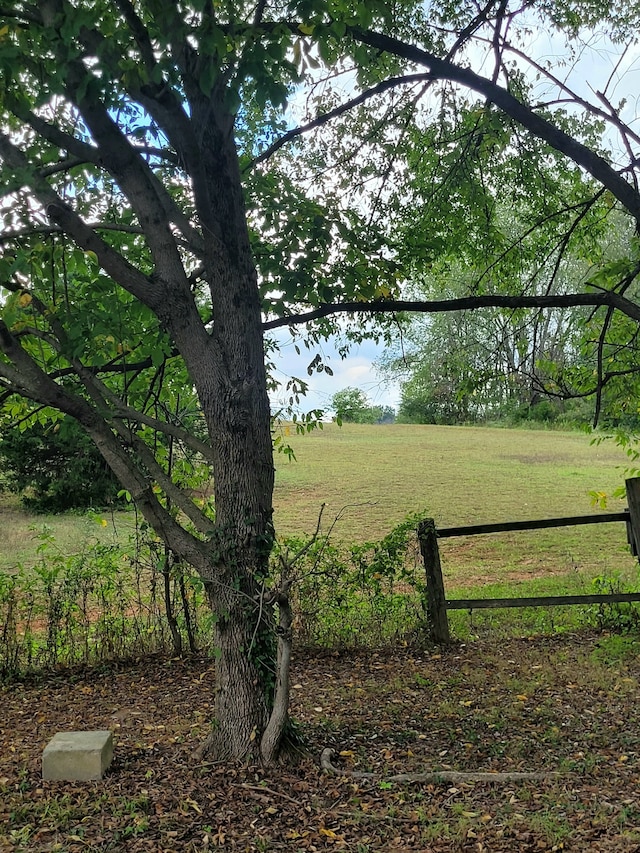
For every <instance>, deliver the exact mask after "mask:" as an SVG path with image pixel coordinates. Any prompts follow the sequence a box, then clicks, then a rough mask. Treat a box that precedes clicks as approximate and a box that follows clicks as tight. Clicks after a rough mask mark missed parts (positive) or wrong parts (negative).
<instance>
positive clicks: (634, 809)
mask: <svg viewBox="0 0 640 853" xmlns="http://www.w3.org/2000/svg"><path fill="white" fill-rule="evenodd" d="M639 649H640V646H639V645H638V643H637V642H636V641H635V640H632V639H630V638H627V637H618V636H607V635H603V634H594V633H581V634H575V635H565V636H558V637H553V638H549V637H547V638H536V639H533V640H530V639H527V640H510V641H508V642H504V641H500V643H499V644H496V643H495V642H492V641H490V640H483V641H478V642H474V643H470V644H468V645H460V644H459V645H456V646H453V647H451V648H450V649H448V650H438V649H433V648H431V649H429V648H427V649H422V648H410V647H405V648H399V649H393V650H386V651H379V652H373V651H369V652H363V653H361V654H354V653H349V654H344V655H340V654H333V655H313V654H311V653H309V654H301V653H299V654H298V657H297V659H296V660H295V662H294V667H293V682H292V683H293V685H294V687H293V690H292V694H293V696H292V712H293V716H294V718H295V720H296V722H297V726H298V730H299V733H300V735H301V736H302V738H303V740H304V743H305V752H304V753H301V755H300V758H299V761H297V762H296V763H294V764H290V765H287V766H284V767H282V768H278V769H276V770H264V769H262V768H259V767H231V768H230V767H228V766H221V765H216V764H213V763H204V764H203V763H194V761H193V760H192V758H191V754H192V751H193V749H194V747H195V746H197V744H198V743H199V742H200V741H201V739H202V738H203V737H204V736H205V734H206V732H207V725H208V720H209V715H210V709H211V704H212V694H211V678H212V672H213V662H212V661H211V660H202V659H189V660H170V661H169V660H161V659H151V660H143V661H138V662H133V663H132V664H130V665H127V666H123V665H121V666H118V667H113V668H112V669H103V670H93V671H90V672H84V673H81V672H78V673H72V674H70V673H59V674H54V675H52V676H49V677H47V678H44V679H40V680H37V679H34V680H31V681H28V682H21V683H13V684H9V685H4V686H3V687H2V688H0V701H1V703H2V704H1V714H0V850H2V851H30V853H45V851H68V853H80V852H81V851H82V853H86V851H131V853H142V851H162V853H170V851H176V853H178V851H206V850H209V849H214V848H218V849H223V850H237V851H280V850H287V851H319V850H321V851H324V850H330V849H335V850H345V851H354V853H367V851H374V850H375V851H383V850H388V851H434V853H441V851H479V852H480V853H482V851H512V852H513V851H516V853H519V851H522V853H525V851H554V850H575V851H611V853H614V851H640V701H639V700H640V659H639V658H638V654H637V652H638V650H639ZM76 729H110V730H111V731H112V732H113V734H114V740H115V758H114V762H113V764H112V767H111V769H110V770H109V772H108V774H107V775H106V776H105V778H104V779H103V780H102V781H101V782H91V783H62V782H43V781H42V779H41V756H42V750H43V748H44V746H45V745H46V743H47V742H48V740H49V739H50V738H51V737H52V736H53V735H54V734H55V732H57V731H70V730H76ZM325 747H331V748H333V749H334V750H335V753H334V764H336V765H337V766H338V767H339V770H340V774H339V775H331V774H327V773H324V772H322V770H321V769H320V766H319V756H320V753H321V751H322V750H323V749H324V748H325ZM434 770H435V771H437V770H440V771H451V770H457V771H465V772H472V771H485V772H486V771H488V772H492V773H496V774H497V773H504V772H516V771H519V772H523V771H535V772H539V773H543V774H546V776H545V777H544V778H541V779H535V780H529V781H524V782H523V781H513V780H509V779H506V780H505V779H503V778H502V777H498V776H496V778H495V781H494V780H491V781H480V782H479V781H473V780H471V779H462V780H460V781H456V782H455V783H452V782H450V781H443V780H440V779H435V780H433V779H432V780H430V781H424V780H423V781H413V782H411V781H409V782H397V781H389V780H390V777H392V776H394V775H396V774H399V773H414V774H420V773H425V772H427V771H434ZM354 771H355V772H363V771H364V772H369V773H372V774H375V776H374V778H367V779H363V778H356V777H354V776H352V775H350V774H351V773H352V772H354ZM554 774H557V775H554Z"/></svg>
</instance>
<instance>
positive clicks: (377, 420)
mask: <svg viewBox="0 0 640 853" xmlns="http://www.w3.org/2000/svg"><path fill="white" fill-rule="evenodd" d="M331 408H332V409H333V410H334V412H335V413H336V419H337V420H339V421H341V422H343V423H351V424H383V423H385V424H386V423H392V422H393V421H394V420H395V411H394V410H393V409H392V407H391V406H372V405H371V403H370V401H369V398H368V397H367V395H366V394H365V393H364V391H361V390H360V388H352V387H349V388H343V389H342V391H336V393H335V394H334V395H333V397H332V398H331Z"/></svg>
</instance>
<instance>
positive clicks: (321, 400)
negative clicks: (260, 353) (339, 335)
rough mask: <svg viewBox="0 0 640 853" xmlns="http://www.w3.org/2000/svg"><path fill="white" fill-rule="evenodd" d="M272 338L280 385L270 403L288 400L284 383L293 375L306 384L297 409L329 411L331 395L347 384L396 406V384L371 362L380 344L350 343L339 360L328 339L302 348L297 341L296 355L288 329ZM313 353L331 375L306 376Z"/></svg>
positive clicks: (334, 343) (378, 401) (376, 400)
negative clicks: (276, 349)
mask: <svg viewBox="0 0 640 853" xmlns="http://www.w3.org/2000/svg"><path fill="white" fill-rule="evenodd" d="M275 338H276V340H277V343H278V346H279V350H278V352H276V353H274V354H272V356H271V361H273V363H274V364H275V368H276V370H275V375H274V378H275V379H276V380H277V381H278V382H279V384H280V388H279V390H278V391H276V392H274V393H272V395H271V399H272V402H273V403H274V405H281V404H287V403H288V400H289V393H288V392H287V391H286V390H285V386H286V384H287V381H288V380H289V379H290V378H291V377H293V376H295V377H298V378H299V379H302V380H304V381H305V382H306V383H307V384H308V386H309V390H308V392H307V395H306V396H305V397H304V398H302V399H301V401H300V404H299V406H297V407H296V408H297V409H298V410H299V411H308V410H309V409H314V408H323V409H327V410H330V404H331V398H332V397H333V395H334V394H335V393H336V391H340V390H342V389H343V388H346V387H347V386H349V387H355V388H360V389H361V390H362V391H364V393H365V394H366V395H367V397H368V398H369V400H370V401H371V402H372V403H375V404H376V405H382V406H393V407H394V408H397V406H398V401H399V398H400V388H399V385H398V384H397V383H394V382H387V381H386V380H385V379H384V378H383V377H382V376H381V374H380V373H379V371H378V370H377V369H376V367H375V364H374V362H375V361H376V360H378V359H379V358H380V357H381V356H382V353H383V347H382V345H378V344H376V343H375V342H373V341H363V343H362V344H360V345H357V344H354V345H353V346H352V347H351V350H350V352H349V354H348V355H347V357H346V358H344V359H342V358H340V354H339V352H338V343H337V341H336V340H335V339H330V340H329V341H327V342H325V343H323V344H322V345H318V346H316V347H312V348H311V349H306V348H305V347H304V346H302V345H301V344H300V342H298V347H299V348H300V351H301V352H300V354H299V355H298V353H297V352H296V349H295V344H294V342H293V340H292V339H291V336H290V335H289V333H288V332H286V331H282V332H280V333H279V334H277V335H275ZM316 353H318V354H319V355H320V356H321V358H322V361H323V364H325V365H326V366H327V367H329V368H330V369H331V370H332V371H333V376H330V375H329V374H328V373H326V372H325V371H322V372H321V373H317V372H315V371H314V372H313V374H312V375H311V376H309V375H308V373H307V367H308V366H309V364H310V363H311V362H312V361H313V359H314V357H315V355H316Z"/></svg>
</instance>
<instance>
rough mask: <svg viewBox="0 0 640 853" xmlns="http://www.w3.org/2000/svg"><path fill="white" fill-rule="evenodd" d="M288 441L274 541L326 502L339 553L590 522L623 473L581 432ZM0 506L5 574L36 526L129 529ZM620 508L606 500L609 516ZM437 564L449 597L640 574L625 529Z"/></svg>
mask: <svg viewBox="0 0 640 853" xmlns="http://www.w3.org/2000/svg"><path fill="white" fill-rule="evenodd" d="M286 438H287V440H288V441H289V442H290V444H291V446H292V447H293V448H294V450H295V454H296V459H297V461H295V462H289V461H288V460H287V458H286V457H285V456H284V455H278V456H277V458H276V466H277V477H276V493H275V521H276V527H277V530H278V533H279V535H280V536H286V535H292V534H296V535H298V534H305V533H306V534H309V533H311V532H312V531H313V530H314V529H315V526H316V523H317V518H318V514H319V512H320V507H321V505H322V504H323V503H324V504H325V505H326V507H325V511H324V516H323V526H324V528H325V529H326V528H327V527H328V526H330V525H331V524H332V523H333V522H334V520H335V519H336V517H338V516H339V519H338V521H337V523H336V524H335V527H334V529H333V532H332V536H333V537H335V539H336V540H338V541H343V542H345V543H349V542H353V541H367V540H375V539H378V538H380V537H382V536H383V535H385V534H386V533H387V532H388V531H389V530H390V529H391V528H392V527H393V526H394V525H396V524H397V523H399V522H400V521H402V520H403V519H404V518H405V517H406V516H407V515H408V514H410V513H416V512H420V513H424V515H425V516H432V517H433V518H435V520H436V524H437V525H438V526H440V527H446V526H452V525H456V524H468V523H480V522H490V521H503V520H517V519H529V518H545V517H552V516H562V515H580V514H588V513H591V512H596V511H597V510H594V509H593V507H592V505H591V499H590V496H589V492H590V491H602V492H607V493H608V494H611V493H612V492H613V491H614V489H616V488H617V487H618V486H620V485H622V484H623V482H624V468H625V463H626V457H625V455H624V453H623V452H622V451H621V450H620V449H619V448H617V447H616V446H615V445H614V444H613V443H610V442H606V443H603V444H600V445H598V446H593V445H592V444H591V443H590V438H589V437H588V436H586V435H583V434H581V433H561V432H552V431H537V430H536V431H529V430H506V429H486V428H467V427H438V426H405V425H392V426H364V425H362V426H361V425H355V424H346V425H344V426H342V427H341V428H339V427H337V426H336V425H335V424H328V425H325V427H324V429H323V430H318V431H316V432H314V433H311V434H308V435H304V436H298V435H295V433H292V434H290V435H287V436H286ZM0 500H1V502H0V519H1V531H2V535H1V536H0V569H10V568H11V567H12V566H15V565H16V563H17V562H26V563H28V562H29V561H30V560H33V559H34V554H35V547H36V545H37V541H36V540H35V539H34V531H33V530H30V527H32V526H33V527H34V528H35V530H36V531H37V530H38V529H42V527H43V525H47V526H48V527H50V528H51V529H52V531H53V533H54V534H55V536H56V537H57V540H58V543H59V546H60V548H61V549H62V550H64V551H70V550H74V549H75V550H77V549H79V548H80V546H81V545H82V543H83V542H86V541H89V540H91V539H96V538H100V539H103V540H105V539H106V540H108V539H110V538H113V537H124V536H127V535H128V534H129V533H130V532H131V530H132V528H133V521H134V519H133V514H132V513H122V512H120V513H115V514H113V515H112V516H111V515H103V516H102V518H103V519H104V520H105V521H106V522H107V525H106V527H103V526H101V525H100V523H99V521H97V520H96V519H95V518H94V519H91V518H87V517H83V516H78V515H66V516H35V517H34V516H28V515H26V514H25V513H23V512H22V511H21V510H20V509H19V507H18V505H17V503H16V501H15V500H14V499H10V498H9V497H8V496H3V497H2V498H1V499H0ZM624 505H625V502H624V501H623V500H613V499H611V500H610V501H609V507H608V508H609V510H611V511H615V510H619V509H622V508H623V507H624ZM441 553H442V560H443V570H444V574H445V582H446V584H447V589H448V590H449V589H450V588H451V589H454V588H469V587H473V586H477V585H479V584H483V585H485V584H488V583H492V582H496V583H500V584H505V583H506V584H512V585H517V584H521V583H525V584H526V585H527V586H528V587H530V588H532V589H535V590H552V591H556V590H557V586H558V583H560V584H561V585H565V584H566V583H567V582H568V580H569V579H571V581H572V582H571V587H572V589H573V590H574V591H575V590H576V588H578V589H579V588H580V585H581V584H582V583H583V582H584V583H586V584H590V583H591V580H590V579H591V578H592V577H593V576H607V577H610V576H612V575H618V574H621V575H622V576H623V577H624V578H625V579H626V580H627V581H628V582H631V583H633V582H634V581H635V578H636V574H637V563H636V561H635V560H633V559H632V558H631V557H630V555H629V552H628V548H627V544H626V535H625V529H624V525H623V524H603V525H593V526H591V525H590V526H583V527H573V528H558V529H552V530H542V531H536V532H530V533H506V534H494V535H491V536H478V537H463V538H459V539H447V540H442V541H441ZM558 578H560V579H561V580H560V581H558ZM589 591H591V589H589Z"/></svg>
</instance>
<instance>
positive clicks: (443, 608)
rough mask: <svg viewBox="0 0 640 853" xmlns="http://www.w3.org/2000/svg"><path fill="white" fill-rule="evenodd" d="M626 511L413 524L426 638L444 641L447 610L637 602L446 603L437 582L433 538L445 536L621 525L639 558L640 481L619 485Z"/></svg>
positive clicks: (554, 598)
mask: <svg viewBox="0 0 640 853" xmlns="http://www.w3.org/2000/svg"><path fill="white" fill-rule="evenodd" d="M625 486H626V492H627V502H628V504H629V509H628V510H625V511H624V512H610V513H598V514H597V515H578V516H569V517H567V518H545V519H536V520H534V521H505V522H500V523H498V524H474V525H469V526H465V527H444V528H439V529H438V528H436V525H435V521H434V520H433V519H432V518H427V519H425V520H424V521H422V522H421V523H420V524H419V525H418V540H419V542H420V552H421V554H422V559H423V560H424V568H425V574H426V578H427V619H428V623H429V632H430V636H431V639H432V640H433V641H434V642H436V643H448V642H449V641H450V639H451V638H450V634H449V620H448V618H447V611H448V610H476V609H482V608H492V607H554V606H558V605H572V604H606V603H611V602H618V601H640V592H628V593H609V594H594V595H547V596H534V597H529V598H455V599H447V597H446V595H445V590H444V581H443V579H442V567H441V564H440V551H439V549H438V539H444V538H446V537H451V536H477V535H479V534H481V533H503V532H506V531H509V530H541V529H544V528H548V527H571V526H574V525H578V524H607V523H610V522H620V521H624V522H625V524H626V526H627V541H628V542H629V545H630V547H631V553H632V554H634V555H635V556H638V555H639V554H640V478H638V477H634V478H632V479H629V480H626V481H625Z"/></svg>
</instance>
